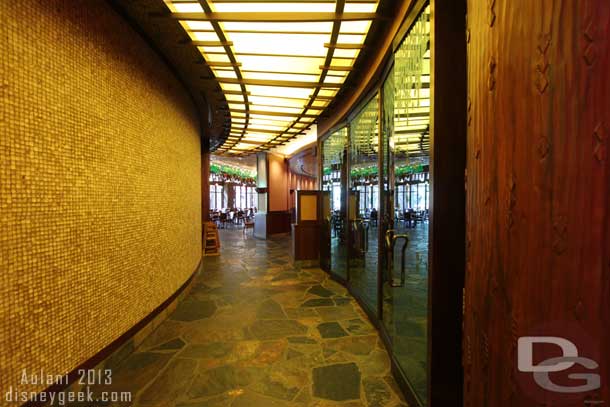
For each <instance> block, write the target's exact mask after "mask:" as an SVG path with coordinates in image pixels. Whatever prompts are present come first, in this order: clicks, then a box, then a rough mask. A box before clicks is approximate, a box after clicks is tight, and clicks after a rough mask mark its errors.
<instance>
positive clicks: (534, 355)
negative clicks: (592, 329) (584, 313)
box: [517, 324, 605, 406]
mask: <svg viewBox="0 0 610 407" xmlns="http://www.w3.org/2000/svg"><path fill="white" fill-rule="evenodd" d="M554 325H555V326H554V327H553V326H551V328H555V329H548V328H545V329H538V330H536V331H537V333H539V334H541V335H537V336H523V337H521V338H519V339H518V343H517V378H518V382H519V384H520V385H521V388H522V390H523V391H524V393H525V394H524V395H525V396H527V397H528V398H529V399H531V400H532V401H536V402H537V403H549V402H551V403H552V404H551V405H553V406H561V405H576V404H575V403H577V404H578V405H584V406H586V405H603V404H604V400H599V398H598V395H599V390H600V389H601V387H602V383H603V381H602V372H603V371H604V370H603V369H602V368H601V367H600V362H602V361H600V347H599V345H598V344H597V341H594V340H591V338H590V337H587V336H586V335H584V334H583V331H582V328H580V329H579V330H576V331H574V330H572V329H566V328H567V327H566V326H565V325H563V324H561V328H559V329H558V327H557V325H556V324H554ZM573 329H576V328H575V327H573ZM549 332H553V333H555V334H557V333H558V332H563V335H550V334H549ZM545 334H546V335H545ZM565 336H567V337H569V338H570V339H567V338H566V337H565ZM579 348H580V349H579ZM604 362H605V361H604Z"/></svg>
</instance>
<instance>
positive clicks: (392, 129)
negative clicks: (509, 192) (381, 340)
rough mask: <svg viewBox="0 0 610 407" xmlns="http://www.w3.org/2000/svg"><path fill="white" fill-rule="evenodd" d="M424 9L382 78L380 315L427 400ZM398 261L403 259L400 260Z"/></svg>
mask: <svg viewBox="0 0 610 407" xmlns="http://www.w3.org/2000/svg"><path fill="white" fill-rule="evenodd" d="M429 21H430V11H429V7H428V8H426V10H425V11H424V12H423V13H422V14H421V16H420V17H419V19H418V20H417V21H416V23H415V24H414V25H413V27H412V28H411V30H410V32H409V34H408V35H407V37H406V38H405V40H404V41H403V43H402V45H401V46H400V48H399V49H398V51H397V52H396V54H395V63H394V68H393V71H392V72H391V73H390V75H389V77H388V79H387V81H386V82H385V84H384V88H383V89H384V126H383V130H384V132H383V134H382V143H383V145H384V150H385V151H384V154H385V155H384V165H383V167H382V180H383V184H384V210H385V213H386V216H385V218H384V222H383V225H382V228H383V234H384V236H386V237H387V238H386V239H384V241H383V242H382V244H383V246H384V247H383V250H384V252H385V253H386V256H385V257H384V260H383V261H384V264H383V265H382V270H383V275H382V279H383V323H384V326H385V328H386V330H387V332H388V334H389V336H390V340H391V342H392V350H393V353H394V356H395V357H396V360H397V361H398V364H399V366H400V368H401V370H402V371H403V373H404V374H405V376H406V378H407V380H408V381H409V383H410V384H411V386H412V388H413V389H414V390H415V392H416V394H417V397H418V398H419V399H420V400H421V401H422V404H424V405H425V403H426V400H427V340H428V338H427V336H428V330H427V310H428V206H429V170H428V169H429V148H430V140H429V134H430V22H429ZM403 265H404V266H403Z"/></svg>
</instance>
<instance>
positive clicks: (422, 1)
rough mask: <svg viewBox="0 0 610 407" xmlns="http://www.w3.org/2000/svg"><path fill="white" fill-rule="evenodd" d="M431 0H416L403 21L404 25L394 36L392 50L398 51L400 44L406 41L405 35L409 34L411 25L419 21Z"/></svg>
mask: <svg viewBox="0 0 610 407" xmlns="http://www.w3.org/2000/svg"><path fill="white" fill-rule="evenodd" d="M428 3H429V0H415V2H414V5H413V7H412V9H411V11H410V12H409V14H408V15H407V17H406V18H405V21H404V22H403V23H402V26H401V27H400V28H399V30H398V32H397V33H396V36H395V37H394V41H393V42H392V51H393V52H396V50H398V48H400V45H401V44H402V42H403V41H404V39H405V37H406V36H407V35H408V34H409V31H410V30H411V27H412V26H413V24H414V23H415V21H417V18H418V17H419V15H420V14H421V12H422V11H424V8H425V7H426V6H427V5H428Z"/></svg>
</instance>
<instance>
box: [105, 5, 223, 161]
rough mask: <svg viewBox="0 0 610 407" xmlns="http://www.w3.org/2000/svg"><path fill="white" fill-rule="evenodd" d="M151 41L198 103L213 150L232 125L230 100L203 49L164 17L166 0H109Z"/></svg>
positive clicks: (133, 26) (202, 125)
mask: <svg viewBox="0 0 610 407" xmlns="http://www.w3.org/2000/svg"><path fill="white" fill-rule="evenodd" d="M107 2H108V3H109V4H110V6H111V7H113V9H114V10H115V11H116V12H117V13H119V14H120V15H121V16H122V17H123V18H124V19H125V20H126V21H127V22H128V23H129V24H130V25H131V26H132V28H134V30H136V31H137V32H138V34H139V35H140V36H142V37H143V38H144V40H145V41H146V42H147V43H148V44H149V46H150V47H151V48H152V49H153V51H155V52H156V53H157V54H159V56H160V57H161V59H162V60H163V62H164V63H165V64H166V65H167V66H168V67H169V69H170V71H172V73H173V74H174V75H175V76H176V77H177V79H178V80H179V81H180V82H181V83H182V84H183V85H184V86H185V87H186V91H187V93H188V94H189V95H190V96H191V98H192V99H193V101H194V103H195V108H196V109H197V113H198V115H199V120H200V123H201V129H202V133H203V134H201V137H202V138H207V139H209V145H210V151H214V150H216V149H217V148H218V147H220V146H221V145H222V144H223V143H224V142H225V140H226V138H227V136H228V129H229V128H230V116H229V111H228V109H227V101H226V98H225V96H224V94H223V93H222V92H221V89H220V86H219V84H218V83H216V82H215V81H206V80H205V78H211V77H213V75H212V72H211V70H210V68H209V67H208V66H207V65H206V64H205V61H204V59H203V57H202V56H201V53H200V52H199V51H198V49H197V47H196V46H194V45H193V44H192V43H191V41H190V38H189V37H188V34H187V33H186V32H185V31H184V29H183V27H182V26H181V25H180V23H179V22H178V21H177V20H174V19H171V18H160V17H159V16H160V15H163V14H166V11H167V7H166V6H165V2H164V1H162V0H137V1H134V0H107Z"/></svg>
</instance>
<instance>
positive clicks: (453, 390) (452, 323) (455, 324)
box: [409, 0, 495, 407]
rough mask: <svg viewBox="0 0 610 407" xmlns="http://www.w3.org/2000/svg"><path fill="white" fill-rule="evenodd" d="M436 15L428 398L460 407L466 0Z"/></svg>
mask: <svg viewBox="0 0 610 407" xmlns="http://www.w3.org/2000/svg"><path fill="white" fill-rule="evenodd" d="M431 12H432V26H431V54H432V66H431V75H432V77H431V81H432V82H431V83H432V88H431V97H432V101H431V103H432V105H431V128H430V130H431V133H430V176H431V179H432V183H431V191H430V240H429V242H430V243H429V244H430V252H429V260H430V271H429V273H430V276H429V279H430V280H429V311H428V312H429V315H428V335H429V336H428V360H429V363H428V378H429V380H428V389H429V390H428V401H429V406H432V407H445V406H459V404H460V402H461V400H462V398H463V394H462V383H463V370H462V366H461V350H462V349H461V337H462V289H463V287H464V273H465V270H464V268H465V266H464V265H465V256H466V250H465V248H464V242H465V234H466V232H465V228H466V220H465V211H466V208H465V205H466V203H465V201H466V197H465V191H464V169H465V168H466V99H467V96H466V93H467V92H466V90H467V88H466V44H465V40H464V31H465V24H466V22H465V16H466V0H433V1H432V2H431ZM414 187H415V188H417V185H414ZM410 188H411V186H409V197H410V195H411V191H410ZM412 205H414V203H412ZM494 407H495V406H494Z"/></svg>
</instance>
